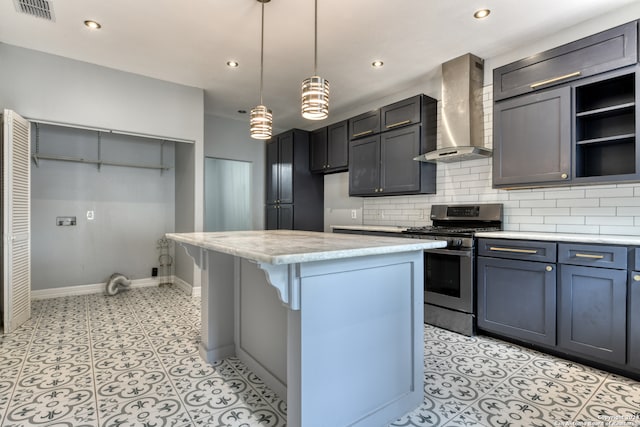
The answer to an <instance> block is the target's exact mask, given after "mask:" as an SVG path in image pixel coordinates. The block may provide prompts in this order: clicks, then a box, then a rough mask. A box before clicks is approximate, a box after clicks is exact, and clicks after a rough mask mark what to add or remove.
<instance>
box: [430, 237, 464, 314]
mask: <svg viewBox="0 0 640 427" xmlns="http://www.w3.org/2000/svg"><path fill="white" fill-rule="evenodd" d="M424 302H425V304H432V305H437V306H440V307H444V308H449V309H452V310H457V311H461V312H464V313H473V312H474V310H473V304H474V302H473V249H466V250H457V249H428V250H426V251H424Z"/></svg>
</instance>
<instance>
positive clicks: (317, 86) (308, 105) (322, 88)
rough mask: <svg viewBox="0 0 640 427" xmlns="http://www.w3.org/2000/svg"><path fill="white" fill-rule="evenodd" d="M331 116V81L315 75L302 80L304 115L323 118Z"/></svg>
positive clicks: (307, 117) (311, 118)
mask: <svg viewBox="0 0 640 427" xmlns="http://www.w3.org/2000/svg"><path fill="white" fill-rule="evenodd" d="M328 116H329V81H328V80H325V79H323V78H322V77H318V76H313V77H309V78H306V79H304V81H303V82H302V117H304V118H305V119H309V120H322V119H326V118H327V117H328Z"/></svg>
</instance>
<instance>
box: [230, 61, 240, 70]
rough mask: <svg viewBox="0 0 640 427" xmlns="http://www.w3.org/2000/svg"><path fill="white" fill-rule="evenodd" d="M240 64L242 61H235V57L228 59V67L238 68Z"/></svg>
mask: <svg viewBox="0 0 640 427" xmlns="http://www.w3.org/2000/svg"><path fill="white" fill-rule="evenodd" d="M239 66H240V63H238V61H234V60H233V59H231V60H229V61H227V67H229V68H238V67H239Z"/></svg>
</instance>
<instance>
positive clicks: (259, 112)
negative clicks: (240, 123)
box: [249, 0, 273, 139]
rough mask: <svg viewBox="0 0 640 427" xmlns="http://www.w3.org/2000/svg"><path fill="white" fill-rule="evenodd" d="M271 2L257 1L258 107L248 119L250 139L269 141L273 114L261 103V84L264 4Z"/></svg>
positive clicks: (254, 108) (262, 72) (252, 110)
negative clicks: (259, 13) (259, 8)
mask: <svg viewBox="0 0 640 427" xmlns="http://www.w3.org/2000/svg"><path fill="white" fill-rule="evenodd" d="M269 1H271V0H258V2H259V3H262V30H261V33H260V105H258V106H256V107H253V108H252V109H251V115H250V118H249V125H250V132H251V138H253V139H269V138H271V135H272V133H273V113H272V112H271V110H270V109H268V108H267V107H266V106H265V105H264V103H263V102H262V83H263V80H264V79H263V75H264V4H265V3H268V2H269Z"/></svg>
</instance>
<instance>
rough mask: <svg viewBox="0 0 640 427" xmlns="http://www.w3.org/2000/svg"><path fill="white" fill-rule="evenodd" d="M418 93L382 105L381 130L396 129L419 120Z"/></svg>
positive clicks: (419, 104)
mask: <svg viewBox="0 0 640 427" xmlns="http://www.w3.org/2000/svg"><path fill="white" fill-rule="evenodd" d="M421 105H422V97H421V96H420V95H418V96H414V97H412V98H409V99H405V100H403V101H400V102H396V103H394V104H391V105H387V106H386V107H382V130H383V131H385V130H391V129H396V128H399V127H402V126H408V125H411V124H414V123H419V122H420V117H421V115H420V113H421V112H422V109H421Z"/></svg>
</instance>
